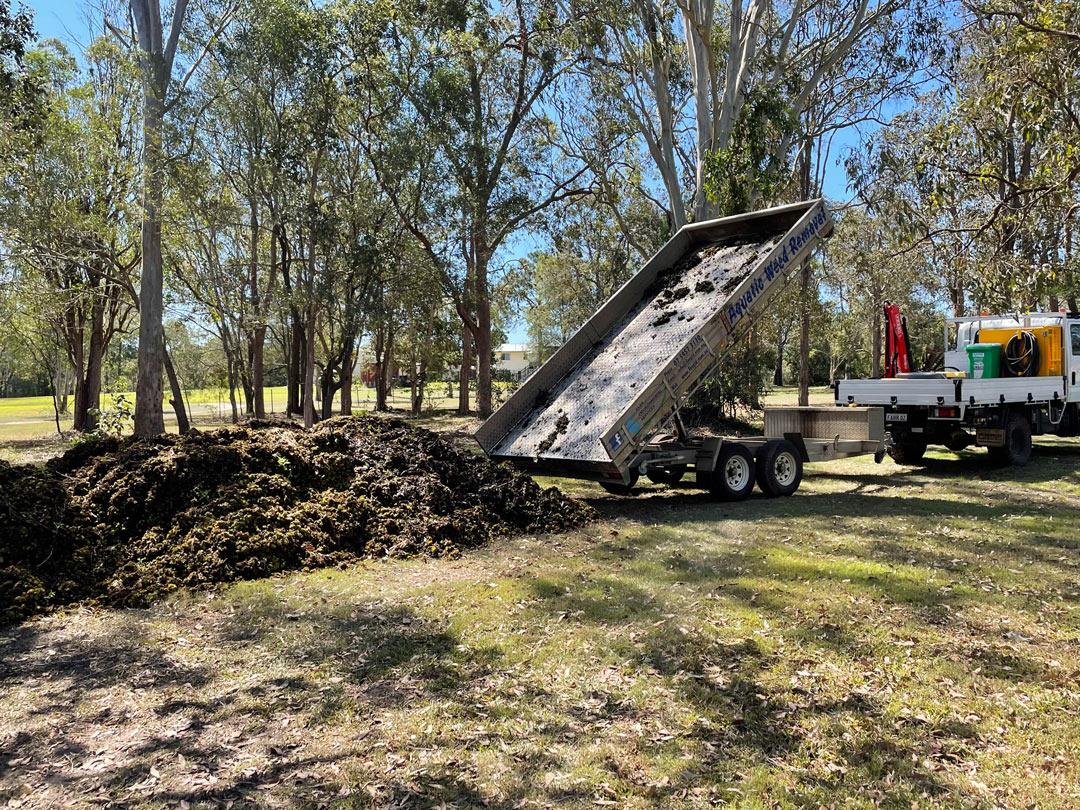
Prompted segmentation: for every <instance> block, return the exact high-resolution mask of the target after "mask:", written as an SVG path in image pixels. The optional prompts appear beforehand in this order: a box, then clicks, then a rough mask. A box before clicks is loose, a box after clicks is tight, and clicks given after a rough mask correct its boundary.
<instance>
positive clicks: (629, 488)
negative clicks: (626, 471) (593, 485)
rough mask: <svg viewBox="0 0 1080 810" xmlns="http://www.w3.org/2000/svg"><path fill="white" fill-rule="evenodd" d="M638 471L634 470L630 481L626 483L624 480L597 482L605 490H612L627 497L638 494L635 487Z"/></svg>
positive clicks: (613, 493)
mask: <svg viewBox="0 0 1080 810" xmlns="http://www.w3.org/2000/svg"><path fill="white" fill-rule="evenodd" d="M637 482H638V471H637V470H634V471H633V472H632V473H631V474H630V483H628V484H624V483H623V482H622V481H597V483H598V484H599V485H600V486H601V487H602V488H603V489H604V491H605V492H610V493H611V494H612V495H621V496H623V497H626V496H628V495H637V493H636V492H635V491H634V487H635V486H637Z"/></svg>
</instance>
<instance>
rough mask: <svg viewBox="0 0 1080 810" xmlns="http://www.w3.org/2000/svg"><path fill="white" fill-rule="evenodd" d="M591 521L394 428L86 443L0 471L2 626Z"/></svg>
mask: <svg viewBox="0 0 1080 810" xmlns="http://www.w3.org/2000/svg"><path fill="white" fill-rule="evenodd" d="M590 517H591V512H590V510H589V509H588V507H586V506H584V505H583V504H580V503H578V502H576V501H574V500H572V499H570V498H568V497H566V496H564V495H563V494H562V493H560V492H559V491H558V490H555V489H546V490H545V489H542V488H541V487H540V486H538V485H537V484H536V483H535V482H534V481H533V480H532V479H531V478H529V477H528V476H525V475H522V474H520V473H517V472H515V471H514V470H512V469H510V468H509V467H506V466H504V465H501V464H495V463H492V462H490V461H488V460H487V459H485V458H482V457H480V456H477V455H475V454H473V453H470V452H468V451H467V450H465V449H462V448H460V447H457V446H456V445H454V444H453V443H452V442H451V441H449V440H447V439H445V438H443V437H440V436H439V435H438V434H435V433H432V432H431V431H427V430H423V429H421V428H416V427H413V426H410V425H408V424H407V423H405V422H403V421H401V420H396V419H384V418H376V417H346V418H341V419H334V420H330V421H327V422H325V423H323V424H321V425H319V426H318V427H317V428H316V429H314V430H312V431H304V430H301V429H298V428H295V427H291V426H283V425H271V424H253V425H249V426H245V427H235V428H228V429H224V430H218V431H213V432H205V433H204V432H199V431H192V432H191V433H190V434H188V435H187V436H184V437H176V436H161V437H158V438H156V439H153V440H145V439H144V440H136V439H127V440H116V439H100V440H92V441H87V442H84V443H82V444H80V445H79V446H77V447H75V448H73V449H72V450H70V451H69V452H68V453H66V454H65V455H63V456H61V457H59V458H57V459H54V460H53V461H51V462H49V463H48V464H47V465H45V466H44V467H36V466H24V467H15V466H11V465H7V464H0V527H3V530H2V531H0V623H8V622H12V621H17V620H19V619H22V618H25V617H26V616H30V615H33V614H35V613H39V612H41V611H43V610H46V609H48V608H50V607H53V606H56V605H62V604H68V603H71V602H75V601H79V600H89V601H92V602H96V603H99V604H106V605H117V606H145V605H148V604H150V603H151V602H153V601H154V600H155V599H158V598H160V597H161V596H163V595H165V594H168V593H170V592H172V591H175V590H177V589H178V588H198V587H203V586H207V585H211V584H214V583H221V582H231V581H234V580H239V579H251V578H256V577H263V576H267V575H270V574H274V573H278V572H281V571H290V570H297V569H306V568H317V567H324V566H330V565H339V564H348V563H350V562H354V561H356V560H357V559H360V558H364V557H375V556H406V555H417V554H425V555H443V556H445V555H455V554H458V553H459V552H460V551H461V550H462V549H466V548H470V547H474V546H477V545H480V544H482V543H485V542H488V541H490V540H493V539H496V538H499V537H507V536H511V535H515V534H524V533H530V534H532V533H542V532H558V531H564V530H567V529H570V528H573V527H576V526H579V525H581V524H583V523H585V522H586V521H588V520H589V519H590Z"/></svg>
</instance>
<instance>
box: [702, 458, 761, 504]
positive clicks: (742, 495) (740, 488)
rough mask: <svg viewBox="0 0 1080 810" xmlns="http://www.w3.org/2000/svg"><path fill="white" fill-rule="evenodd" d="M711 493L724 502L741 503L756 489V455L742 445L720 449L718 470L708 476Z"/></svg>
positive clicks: (717, 463) (717, 461)
mask: <svg viewBox="0 0 1080 810" xmlns="http://www.w3.org/2000/svg"><path fill="white" fill-rule="evenodd" d="M708 487H709V491H710V492H712V494H713V495H714V496H716V497H717V498H719V499H720V500H722V501H741V500H744V499H746V498H747V497H749V495H750V493H751V492H752V491H753V489H754V454H753V453H751V452H750V451H749V450H748V449H747V448H746V447H745V446H743V445H741V444H725V445H723V446H722V447H721V448H720V457H719V458H718V459H717V460H716V469H715V470H713V471H712V472H711V473H709V476H708Z"/></svg>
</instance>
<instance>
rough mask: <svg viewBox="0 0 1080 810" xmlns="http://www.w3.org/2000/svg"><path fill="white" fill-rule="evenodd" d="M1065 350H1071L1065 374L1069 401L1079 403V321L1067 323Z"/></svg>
mask: <svg viewBox="0 0 1080 810" xmlns="http://www.w3.org/2000/svg"><path fill="white" fill-rule="evenodd" d="M1066 344H1067V348H1069V349H1071V351H1070V352H1069V354H1068V358H1069V365H1068V366H1067V371H1066V373H1067V374H1068V378H1067V379H1066V382H1067V383H1068V384H1069V401H1070V402H1080V321H1072V322H1070V323H1069V334H1068V337H1066Z"/></svg>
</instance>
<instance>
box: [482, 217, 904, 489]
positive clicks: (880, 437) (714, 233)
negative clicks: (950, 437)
mask: <svg viewBox="0 0 1080 810" xmlns="http://www.w3.org/2000/svg"><path fill="white" fill-rule="evenodd" d="M831 231H832V220H831V218H830V216H829V213H828V210H827V209H826V207H825V205H824V203H823V202H822V201H821V200H812V201H809V202H804V203H796V204H793V205H785V206H780V207H777V208H771V209H768V210H764V211H757V212H754V213H750V214H740V215H737V216H732V217H725V218H722V219H716V220H711V221H708V222H702V223H695V224H692V225H687V226H685V227H683V228H681V229H680V230H679V231H678V233H676V234H675V236H673V237H672V238H671V239H670V240H669V241H668V242H667V244H665V245H664V246H663V247H662V248H661V249H660V250H659V251H658V252H657V253H656V254H655V255H654V256H653V257H652V258H651V259H650V260H649V261H648V262H647V263H646V264H645V265H644V266H643V267H642V268H641V270H640V271H639V272H638V273H637V274H636V275H634V277H633V278H631V279H630V280H629V281H628V282H627V283H626V284H625V285H623V287H622V288H620V289H619V290H618V291H617V292H616V293H615V294H614V295H613V296H612V297H611V298H610V299H609V300H608V301H607V302H606V303H605V304H604V305H603V306H602V307H601V308H600V309H599V310H598V311H597V312H596V313H595V314H594V315H593V316H592V317H591V318H590V319H589V320H588V321H587V322H586V323H585V324H584V325H583V326H582V327H581V328H580V329H579V330H578V331H577V332H576V333H574V335H573V336H572V337H571V338H570V339H569V340H568V341H567V342H566V343H565V344H564V345H563V346H562V347H561V348H560V349H559V350H558V351H556V352H555V354H554V355H553V356H552V357H551V358H550V359H549V360H548V361H547V362H546V363H544V364H543V365H542V366H541V367H540V368H539V369H537V371H536V372H535V373H534V374H533V375H532V376H530V377H529V378H528V379H527V380H525V382H524V383H523V384H522V385H521V387H520V388H518V390H517V391H515V392H514V394H513V395H512V396H511V397H510V398H509V399H508V400H507V401H506V402H505V403H504V404H503V405H502V407H501V408H499V409H498V410H497V411H496V412H495V413H494V414H492V416H491V417H490V418H489V419H488V420H487V421H486V422H485V423H484V424H483V425H482V426H481V427H480V429H479V430H478V431H477V433H476V439H477V441H478V442H479V444H480V446H481V447H482V448H483V449H484V451H485V452H486V453H487V454H488V455H489V456H491V457H492V458H494V459H499V460H503V461H507V462H509V463H511V464H514V465H515V466H517V467H519V468H522V469H524V470H527V471H529V472H532V473H542V474H551V475H559V476H570V477H579V478H587V479H592V480H596V481H599V482H600V483H601V485H602V486H604V487H606V488H607V489H609V490H610V491H613V492H621V493H625V492H629V491H630V490H631V489H632V488H633V486H634V485H635V483H636V482H637V480H638V477H639V476H640V475H641V474H645V475H647V476H648V477H649V478H650V479H651V480H653V481H655V482H660V483H674V482H676V481H678V480H679V479H681V478H682V477H683V475H684V474H685V473H686V472H688V471H692V472H693V473H694V475H695V476H696V479H697V482H698V483H699V484H700V485H702V486H704V487H706V488H708V489H710V490H711V491H712V492H714V493H715V494H716V495H717V496H719V497H722V498H725V499H739V498H742V497H746V495H748V494H749V492H750V490H751V489H752V488H753V486H754V483H755V482H757V483H758V484H759V486H760V487H761V488H762V490H763V491H765V492H766V494H771V495H786V494H791V493H792V492H794V491H795V489H797V488H798V485H799V481H800V480H801V477H802V464H803V462H804V461H810V460H824V459H829V458H839V457H843V456H847V455H853V454H856V453H868V452H884V450H883V448H884V444H883V442H884V429H883V421H882V419H883V409H881V408H876V407H874V408H863V409H845V411H846V412H845V411H838V410H837V409H835V408H801V409H799V408H784V409H777V410H776V411H774V412H770V413H767V414H766V435H765V436H764V437H753V438H732V437H699V438H694V437H690V436H688V435H687V434H686V432H685V431H684V430H683V429H682V423H681V420H680V419H679V418H678V413H679V408H680V407H681V405H682V404H683V403H684V402H685V401H686V398H687V397H688V396H689V395H690V394H691V393H692V392H693V391H694V390H695V389H696V388H697V387H698V385H700V384H701V382H703V380H704V379H705V377H706V376H707V375H708V374H709V373H710V372H712V371H713V370H714V369H715V368H716V366H717V364H718V363H719V361H720V359H721V357H722V356H723V354H724V352H725V351H726V350H727V349H728V347H730V346H731V345H732V344H733V343H734V342H735V341H736V340H738V339H739V338H740V337H741V336H742V335H744V334H745V333H746V332H747V331H748V330H749V329H750V328H751V326H752V325H753V324H754V322H755V321H757V320H758V319H759V318H760V317H761V315H762V314H763V313H764V312H765V311H766V309H767V307H768V306H769V303H770V301H772V300H773V298H774V296H775V295H776V293H777V292H778V291H779V290H780V289H782V288H783V287H784V286H785V285H787V284H788V283H789V281H790V280H791V278H792V276H793V271H794V270H795V269H796V268H799V267H801V265H802V263H803V261H804V260H805V259H807V258H808V257H809V256H810V254H811V253H812V251H813V250H814V249H815V247H816V246H817V245H818V244H819V242H820V240H821V239H823V238H825V237H827V236H828V235H829V234H830V233H831Z"/></svg>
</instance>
